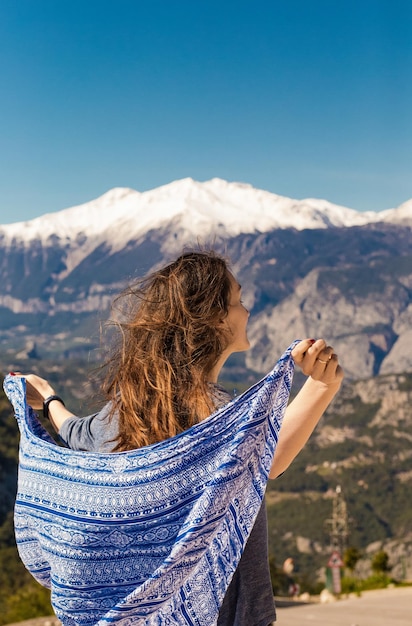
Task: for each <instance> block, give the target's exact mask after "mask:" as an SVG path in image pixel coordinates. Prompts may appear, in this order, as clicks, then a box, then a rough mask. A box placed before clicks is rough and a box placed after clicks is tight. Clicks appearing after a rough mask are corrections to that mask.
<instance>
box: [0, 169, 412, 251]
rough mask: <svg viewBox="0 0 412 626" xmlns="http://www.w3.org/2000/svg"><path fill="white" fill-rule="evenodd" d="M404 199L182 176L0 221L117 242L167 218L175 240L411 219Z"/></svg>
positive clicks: (12, 227)
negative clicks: (364, 200) (348, 198)
mask: <svg viewBox="0 0 412 626" xmlns="http://www.w3.org/2000/svg"><path fill="white" fill-rule="evenodd" d="M411 213H412V200H410V201H408V202H406V203H404V204H403V205H401V206H400V207H399V208H398V209H391V210H388V211H382V212H381V213H378V212H373V211H369V212H365V213H362V212H359V211H355V210H353V209H349V208H346V207H343V206H339V205H335V204H332V203H330V202H328V201H327V200H320V199H314V198H308V199H305V200H294V199H291V198H286V197H283V196H279V195H276V194H274V193H271V192H269V191H264V190H261V189H256V188H254V187H253V186H252V185H250V184H247V183H238V182H228V181H226V180H223V179H221V178H212V179H211V180H209V181H206V182H198V181H195V180H193V179H192V178H183V179H180V180H176V181H173V182H171V183H168V184H166V185H162V186H161V187H157V188H155V189H151V190H149V191H145V192H138V191H135V190H133V189H128V188H123V187H118V188H114V189H110V190H109V191H107V192H106V193H105V194H103V195H102V196H100V197H98V198H96V199H95V200H92V201H90V202H86V203H84V204H81V205H78V206H75V207H71V208H68V209H64V210H62V211H59V212H56V213H48V214H46V215H43V216H41V217H38V218H35V219H33V220H31V221H29V222H23V223H17V224H8V225H5V226H3V227H1V228H0V234H3V236H4V239H3V240H5V241H13V240H14V241H32V240H34V239H37V240H38V239H40V240H41V241H43V242H47V240H48V239H49V238H50V237H52V236H53V237H59V238H60V239H63V240H66V241H74V240H76V238H77V237H78V236H79V235H80V234H81V235H83V236H86V237H87V238H89V239H93V240H94V241H95V243H96V238H97V240H100V241H107V242H108V243H109V244H110V245H111V246H112V248H117V249H119V248H121V247H122V246H124V245H125V243H127V242H128V241H130V240H131V239H133V238H137V237H141V236H143V235H144V234H145V233H146V232H148V231H149V230H152V229H153V230H155V229H158V228H162V227H165V226H166V225H167V224H170V223H171V222H172V221H173V229H174V231H175V233H177V232H179V237H178V239H179V241H184V240H185V238H186V241H191V240H193V238H195V239H196V238H199V237H201V238H205V237H208V236H210V235H213V234H216V232H219V234H220V235H222V236H235V235H238V234H240V233H247V232H255V231H261V232H266V231H269V230H272V229H275V228H296V229H297V230H303V229H306V228H308V229H313V228H330V227H345V226H354V225H362V224H367V223H370V222H376V221H383V220H385V221H389V222H393V221H395V222H396V221H399V220H401V221H404V220H405V219H407V220H412V217H411Z"/></svg>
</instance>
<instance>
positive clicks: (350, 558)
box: [343, 546, 362, 574]
mask: <svg viewBox="0 0 412 626" xmlns="http://www.w3.org/2000/svg"><path fill="white" fill-rule="evenodd" d="M361 556H362V555H361V553H360V551H359V550H358V548H355V547H353V546H350V547H349V548H346V550H345V553H344V555H343V562H344V564H345V567H347V568H348V569H349V570H350V571H351V573H352V574H353V572H354V569H355V567H356V563H357V562H358V561H359V559H360V558H361Z"/></svg>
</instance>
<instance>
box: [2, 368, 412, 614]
mask: <svg viewBox="0 0 412 626" xmlns="http://www.w3.org/2000/svg"><path fill="white" fill-rule="evenodd" d="M25 367H26V371H28V370H31V371H38V372H39V373H40V374H42V375H46V376H49V377H50V378H51V380H53V383H54V384H55V385H56V388H57V389H59V392H61V394H62V395H63V396H64V397H65V399H67V404H68V405H69V406H70V408H71V409H72V410H74V411H75V412H78V413H83V414H85V413H87V412H89V410H92V408H94V407H93V406H92V405H91V404H90V403H88V402H86V400H85V398H86V396H87V395H88V394H89V393H91V389H92V388H93V387H94V385H92V387H90V384H88V383H87V374H86V371H87V367H86V365H85V364H83V365H82V364H81V363H80V362H78V361H76V362H66V363H65V364H63V363H60V364H58V365H57V366H56V365H55V366H53V367H52V366H51V365H50V364H48V363H46V362H39V361H32V362H30V363H26V364H25ZM227 386H228V388H229V389H230V388H231V387H232V385H231V383H230V382H229V383H227ZM239 391H240V390H239ZM411 401H412V375H411V374H402V375H395V374H393V375H388V376H381V377H377V378H373V379H368V380H364V381H357V382H351V383H346V384H345V386H344V388H343V390H342V392H341V393H340V395H339V396H338V397H337V399H336V400H335V402H334V404H333V405H332V406H331V407H330V409H329V410H328V412H327V414H326V415H325V417H324V418H323V419H322V422H321V423H320V425H319V426H318V428H317V430H316V431H315V433H314V435H313V436H312V438H311V440H310V442H309V443H308V444H307V446H306V448H305V449H304V450H303V451H302V452H301V454H300V455H299V456H298V458H297V459H296V460H295V461H294V463H293V464H292V466H291V467H290V468H289V470H288V471H287V472H285V474H284V475H283V476H281V477H280V478H278V479H277V480H276V481H271V483H270V484H269V488H268V493H267V503H268V516H269V546H270V553H271V557H272V561H274V562H275V563H276V564H277V565H281V564H282V563H283V560H284V559H285V558H287V557H293V559H294V562H295V571H296V573H297V574H298V575H299V576H301V577H303V578H305V577H306V578H308V579H309V580H316V578H317V576H318V573H317V572H318V570H319V569H320V568H323V567H325V566H326V563H327V560H328V558H329V554H330V550H331V548H330V542H329V535H328V527H327V523H326V521H327V520H328V519H329V518H330V516H331V513H332V499H333V496H334V494H335V489H336V486H337V485H340V486H341V487H342V490H343V494H344V497H345V499H346V502H347V507H348V514H349V518H350V519H349V537H348V545H350V546H354V547H356V548H358V549H359V550H360V552H361V553H362V555H363V557H364V558H363V560H362V559H361V561H360V563H359V567H360V568H362V567H363V571H364V573H365V575H367V574H368V573H369V572H368V567H369V569H370V559H371V557H373V554H374V553H376V552H377V551H378V550H380V549H382V548H384V549H385V550H386V551H387V552H388V554H389V557H390V565H391V568H392V570H391V573H392V575H393V576H395V577H397V578H398V579H403V578H409V579H412V522H411V520H412V501H411V499H410V490H411V486H412V470H411V458H412V446H411V441H412V402H411ZM17 458H18V430H17V426H16V422H15V420H14V417H13V415H12V412H11V407H10V405H9V403H8V401H7V399H6V397H5V396H4V394H3V392H1V394H0V472H1V474H0V475H1V486H0V503H1V504H0V624H5V623H7V622H11V621H18V619H25V618H27V617H32V616H36V615H42V614H45V613H47V612H48V610H50V605H49V602H48V592H47V591H46V590H43V589H41V588H40V587H39V586H38V585H37V584H36V583H35V582H34V581H33V579H32V578H31V577H30V575H29V574H28V573H27V572H26V571H25V569H24V567H23V565H22V564H21V563H20V561H19V558H18V555H17V550H16V548H15V544H14V535H13V528H12V508H13V502H14V497H15V491H16V469H17ZM362 563H363V565H362ZM26 605H27V606H29V607H31V608H30V609H26V608H25V607H26ZM16 616H17V617H16ZM5 620H6V621H5Z"/></svg>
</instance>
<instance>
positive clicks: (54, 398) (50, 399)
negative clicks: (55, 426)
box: [43, 396, 66, 420]
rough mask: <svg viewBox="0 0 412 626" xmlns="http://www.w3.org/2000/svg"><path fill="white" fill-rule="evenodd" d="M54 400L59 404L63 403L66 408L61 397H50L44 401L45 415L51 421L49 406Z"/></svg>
mask: <svg viewBox="0 0 412 626" xmlns="http://www.w3.org/2000/svg"><path fill="white" fill-rule="evenodd" d="M53 400H57V401H58V402H61V403H62V405H63V406H66V405H65V404H64V402H63V400H62V399H61V398H60V396H49V397H48V398H46V399H45V400H43V415H44V417H45V418H46V419H48V420H49V419H50V416H49V404H50V402H52V401H53Z"/></svg>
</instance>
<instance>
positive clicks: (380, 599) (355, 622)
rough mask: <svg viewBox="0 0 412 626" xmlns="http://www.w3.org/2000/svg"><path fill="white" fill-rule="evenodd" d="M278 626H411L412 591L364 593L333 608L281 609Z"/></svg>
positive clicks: (329, 605)
mask: <svg viewBox="0 0 412 626" xmlns="http://www.w3.org/2000/svg"><path fill="white" fill-rule="evenodd" d="M277 615H278V619H277V622H276V626H278V625H279V626H412V587H404V588H398V589H384V590H381V591H380V590H376V591H367V592H363V593H362V596H361V597H360V598H356V597H355V598H349V599H347V600H339V601H338V602H334V603H333V604H306V605H300V606H292V607H278V609H277Z"/></svg>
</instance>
